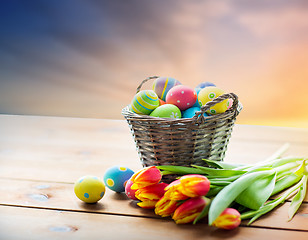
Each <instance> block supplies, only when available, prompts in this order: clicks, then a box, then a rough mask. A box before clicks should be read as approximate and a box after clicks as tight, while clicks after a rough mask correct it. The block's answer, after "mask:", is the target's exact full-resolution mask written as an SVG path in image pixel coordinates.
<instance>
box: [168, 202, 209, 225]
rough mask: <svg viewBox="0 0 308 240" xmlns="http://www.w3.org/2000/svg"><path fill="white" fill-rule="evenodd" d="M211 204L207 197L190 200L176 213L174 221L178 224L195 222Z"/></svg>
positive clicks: (173, 217)
mask: <svg viewBox="0 0 308 240" xmlns="http://www.w3.org/2000/svg"><path fill="white" fill-rule="evenodd" d="M209 202H210V200H209V199H208V198H206V197H195V198H190V199H188V200H187V201H186V202H184V203H183V204H181V205H180V206H179V207H178V208H177V209H176V210H175V211H174V214H173V216H172V219H173V220H174V221H175V223H176V224H184V223H190V222H193V221H194V220H195V219H196V218H197V217H198V216H199V214H200V213H201V212H202V210H203V208H204V207H205V206H206V205H208V204H209Z"/></svg>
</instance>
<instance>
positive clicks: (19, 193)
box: [0, 179, 308, 231]
mask: <svg viewBox="0 0 308 240" xmlns="http://www.w3.org/2000/svg"><path fill="white" fill-rule="evenodd" d="M0 192H1V193H2V194H1V196H0V204H3V205H16V206H23V207H36V208H48V209H58V210H70V211H78V212H98V213H109V214H120V215H130V216H146V217H152V218H160V217H159V216H156V215H155V214H154V212H153V211H152V210H145V209H142V208H140V207H138V206H137V205H136V201H131V200H129V199H128V198H127V197H126V196H125V194H124V193H123V194H117V193H114V192H112V191H111V190H109V189H107V190H106V194H105V196H104V197H103V199H102V200H101V201H99V202H98V203H97V204H85V203H83V202H82V201H80V200H79V199H78V198H77V197H76V196H75V195H74V192H73V184H64V183H52V182H31V181H19V180H7V179H0ZM289 204H290V203H285V204H284V205H283V206H281V207H279V208H276V209H275V210H273V211H272V212H271V213H270V214H267V215H265V216H264V217H262V218H260V219H259V220H258V221H256V222H255V223H253V226H257V227H271V228H283V229H289V230H307V231H308V225H307V216H308V215H307V213H308V196H306V204H303V205H302V207H301V208H300V209H299V212H298V213H297V214H296V215H295V217H294V219H293V220H292V221H290V222H287V219H288V207H289ZM246 223H247V222H245V223H244V224H246Z"/></svg>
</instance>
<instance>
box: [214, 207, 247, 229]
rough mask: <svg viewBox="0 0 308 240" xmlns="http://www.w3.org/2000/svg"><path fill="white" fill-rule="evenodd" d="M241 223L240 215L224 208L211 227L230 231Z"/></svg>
mask: <svg viewBox="0 0 308 240" xmlns="http://www.w3.org/2000/svg"><path fill="white" fill-rule="evenodd" d="M240 223H241V214H240V213H239V212H238V211H237V210H236V209H234V208H226V209H225V210H224V211H223V212H222V213H221V214H220V215H219V217H218V218H216V220H215V221H214V222H213V224H212V225H213V226H215V227H218V228H223V229H227V230H231V229H234V228H237V227H238V226H239V225H240Z"/></svg>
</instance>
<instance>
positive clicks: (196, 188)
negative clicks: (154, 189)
mask: <svg viewBox="0 0 308 240" xmlns="http://www.w3.org/2000/svg"><path fill="white" fill-rule="evenodd" d="M209 190H210V181H209V180H208V179H207V177H205V176H202V175H198V174H189V175H185V176H183V177H181V178H180V179H178V180H176V181H174V182H172V183H170V184H169V185H168V186H167V187H166V193H165V197H166V198H168V199H170V200H185V199H187V198H190V197H192V198H193V197H199V196H205V195H206V194H207V193H208V191H209Z"/></svg>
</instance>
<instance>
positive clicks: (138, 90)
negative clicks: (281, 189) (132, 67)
mask: <svg viewBox="0 0 308 240" xmlns="http://www.w3.org/2000/svg"><path fill="white" fill-rule="evenodd" d="M156 78H159V77H158V76H152V77H148V78H146V79H144V80H143V81H142V82H141V83H140V85H139V86H138V87H137V90H136V93H138V92H140V89H141V87H142V85H143V84H144V83H146V82H147V81H149V80H153V79H156Z"/></svg>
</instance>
